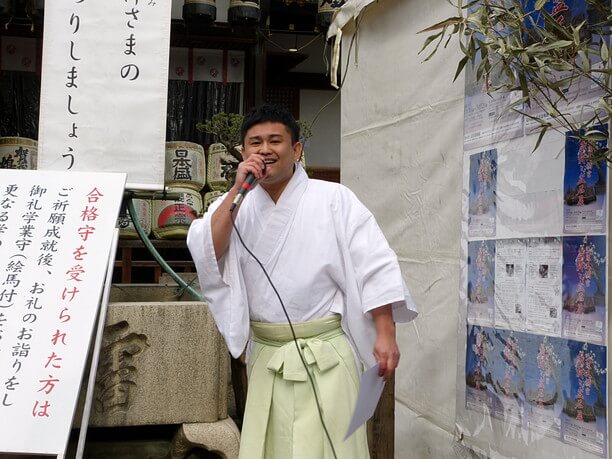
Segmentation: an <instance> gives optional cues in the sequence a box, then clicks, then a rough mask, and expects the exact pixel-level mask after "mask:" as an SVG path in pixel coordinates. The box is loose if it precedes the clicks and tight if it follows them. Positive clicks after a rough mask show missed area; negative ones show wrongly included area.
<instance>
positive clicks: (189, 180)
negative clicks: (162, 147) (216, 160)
mask: <svg viewBox="0 0 612 459" xmlns="http://www.w3.org/2000/svg"><path fill="white" fill-rule="evenodd" d="M205 181H206V162H205V160H204V148H202V145H198V144H197V143H193V142H182V141H176V142H166V172H165V182H166V186H168V187H178V188H190V189H192V190H195V191H200V190H201V189H202V188H204V183H205Z"/></svg>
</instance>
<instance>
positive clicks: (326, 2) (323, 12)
mask: <svg viewBox="0 0 612 459" xmlns="http://www.w3.org/2000/svg"><path fill="white" fill-rule="evenodd" d="M318 3H319V5H318V8H317V25H318V26H319V27H320V28H321V29H327V28H328V27H329V25H330V24H331V22H332V19H333V17H334V13H335V12H336V11H338V10H339V9H340V7H341V6H342V5H344V4H345V3H346V0H319V2H318Z"/></svg>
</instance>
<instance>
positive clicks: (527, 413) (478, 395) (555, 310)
mask: <svg viewBox="0 0 612 459" xmlns="http://www.w3.org/2000/svg"><path fill="white" fill-rule="evenodd" d="M524 3H530V2H528V1H525V2H524ZM531 5H532V7H533V6H534V5H535V0H533V1H531ZM544 7H545V9H546V10H547V11H548V12H549V13H550V14H553V15H555V14H556V15H557V16H558V17H559V18H563V20H564V21H568V23H571V24H573V23H576V21H578V22H580V21H582V20H583V19H584V18H587V19H588V20H592V18H593V16H594V15H593V11H591V9H590V8H589V7H588V6H586V1H585V0H576V1H573V2H572V1H569V0H568V1H553V0H549V1H548V2H545V3H544ZM536 22H537V21H536ZM595 65H598V64H597V63H595ZM470 75H471V80H470V79H469V77H470ZM472 80H474V75H473V72H472V73H471V74H470V71H469V69H468V70H466V93H465V106H464V112H465V113H464V114H465V121H464V162H463V164H464V168H463V183H464V185H463V190H462V191H463V197H462V206H463V222H462V245H461V247H462V259H461V262H462V269H461V292H460V302H461V303H460V304H461V305H462V306H463V308H464V309H462V310H460V322H459V329H458V330H459V336H458V343H459V346H460V347H459V348H460V349H464V351H465V355H464V354H463V353H462V352H460V353H459V356H458V365H457V370H458V372H457V378H458V381H459V383H458V385H457V416H456V426H457V434H458V435H459V436H461V438H463V444H465V445H466V446H468V447H470V448H472V449H473V450H474V451H476V452H478V453H482V454H483V455H484V456H486V457H492V456H493V457H496V456H497V455H499V456H500V457H501V456H504V457H517V458H523V459H535V458H537V459H549V458H550V459H552V458H555V459H556V458H579V459H592V458H599V457H608V440H609V439H608V420H607V382H608V381H607V334H608V326H607V321H608V313H607V297H608V295H607V287H608V285H607V280H606V277H607V268H608V266H607V256H608V239H607V234H608V218H609V210H608V205H609V203H608V198H607V194H608V180H607V178H608V177H607V175H608V173H607V165H604V166H602V167H598V165H596V164H593V163H591V162H590V161H589V155H591V154H592V153H593V148H605V147H607V141H606V140H599V141H598V142H597V143H596V144H595V145H594V146H591V145H588V144H586V143H585V142H584V141H582V142H581V141H580V139H579V135H576V133H574V132H563V131H560V132H553V133H550V134H549V133H547V135H546V136H545V138H544V139H543V141H542V142H541V143H540V146H539V149H538V150H537V151H531V149H533V146H534V145H535V144H536V141H537V137H538V132H537V131H534V130H533V128H534V127H535V126H536V125H537V123H536V122H534V121H533V120H531V119H530V118H528V117H524V118H523V117H521V122H520V123H519V124H517V125H516V127H517V129H513V128H512V126H513V125H512V123H506V124H504V119H502V118H501V117H499V116H498V115H495V119H493V118H491V117H492V116H493V115H494V113H495V111H497V110H498V109H500V107H501V106H502V105H503V106H507V105H508V104H509V103H511V101H512V100H513V95H512V94H502V95H497V94H496V95H494V96H493V97H489V100H488V101H485V100H484V99H483V100H479V99H478V95H479V94H481V95H482V94H484V95H486V93H485V92H483V91H485V89H486V88H485V87H484V86H483V85H484V83H482V84H481V83H479V84H476V83H474V81H472ZM601 95H602V92H601V88H600V87H598V85H597V81H590V82H587V81H584V80H580V81H578V82H577V85H576V86H574V87H573V88H572V89H571V90H570V91H569V92H567V94H566V96H567V97H568V99H570V103H569V104H568V105H567V107H566V110H565V111H566V113H567V114H569V115H571V116H573V117H574V120H578V119H584V117H585V116H589V117H590V116H592V115H593V113H595V109H594V105H595V103H596V102H598V100H599V98H600V97H601ZM496 104H500V105H496ZM479 112H480V113H479ZM527 113H531V114H532V115H534V116H539V117H542V118H544V119H546V118H547V114H546V111H545V108H542V107H538V106H537V104H533V105H532V107H531V108H529V109H528V111H527ZM509 120H510V118H508V117H506V118H505V121H509ZM519 125H520V126H521V127H524V130H521V129H518V126H519ZM483 127H486V129H489V131H487V130H486V129H485V128H483ZM592 129H596V130H598V131H600V132H601V134H602V135H601V138H602V139H604V138H606V137H607V135H608V129H607V127H605V126H595V127H593V128H592ZM551 136H552V137H551ZM550 139H553V140H550ZM526 149H529V152H528V151H527V150H526ZM517 153H518V154H517ZM549 166H550V167H549Z"/></svg>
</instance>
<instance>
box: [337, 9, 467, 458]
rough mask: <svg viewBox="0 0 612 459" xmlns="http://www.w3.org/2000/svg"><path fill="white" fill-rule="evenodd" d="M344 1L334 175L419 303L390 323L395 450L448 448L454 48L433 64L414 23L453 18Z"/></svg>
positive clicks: (429, 452)
mask: <svg viewBox="0 0 612 459" xmlns="http://www.w3.org/2000/svg"><path fill="white" fill-rule="evenodd" d="M368 3H370V2H368V1H356V2H353V1H352V0H351V1H349V2H348V3H347V4H346V5H345V6H344V7H343V8H342V10H341V11H340V12H339V13H338V14H337V16H336V22H335V25H332V31H333V28H334V27H341V26H343V25H345V24H346V26H345V28H344V36H343V49H342V51H343V52H342V56H343V62H342V68H343V70H342V71H343V72H344V69H345V68H346V65H347V60H348V74H347V78H346V81H345V84H344V87H343V88H342V92H343V94H342V139H341V140H342V147H341V152H342V157H341V172H342V182H343V183H345V184H346V185H348V186H349V187H350V188H351V189H353V190H354V191H355V192H356V193H357V195H358V196H359V197H360V198H361V199H362V200H363V201H364V202H365V204H366V205H367V206H368V207H369V208H370V209H371V210H372V211H373V212H374V214H375V215H376V217H377V219H378V221H379V223H380V224H381V227H382V228H383V231H384V233H385V235H386V236H387V238H388V239H389V241H390V243H391V245H392V246H393V248H394V249H395V250H396V252H397V254H398V257H399V259H400V263H401V266H402V270H403V273H404V276H405V279H406V282H407V283H408V285H409V287H410V288H411V291H412V294H413V296H414V298H415V301H416V302H417V305H418V307H419V311H420V316H419V318H418V319H417V320H416V321H415V324H414V325H412V324H409V325H407V326H404V327H401V328H399V330H398V338H399V343H400V347H401V351H402V360H401V363H400V367H399V369H398V371H397V377H396V419H395V426H396V432H395V442H396V444H395V455H396V457H398V458H413V457H414V458H440V457H455V452H454V450H456V446H455V442H454V439H453V432H454V419H455V402H456V396H455V386H456V384H455V378H456V368H457V327H458V288H459V275H460V263H459V254H460V235H461V190H462V167H463V166H462V147H463V87H464V85H463V80H461V79H459V80H458V81H456V82H455V83H454V84H453V83H452V77H453V75H454V73H455V70H456V63H457V62H458V61H459V59H460V56H459V55H458V54H457V53H458V49H457V47H453V46H449V49H447V50H442V51H441V52H440V53H439V55H437V56H436V57H435V58H434V59H433V61H432V62H429V63H421V61H422V60H423V56H419V55H417V53H418V51H419V50H420V48H421V46H422V44H423V41H424V40H425V36H423V35H416V32H417V31H419V30H422V29H424V28H425V27H427V26H429V25H431V24H433V23H435V22H437V21H438V20H440V19H443V18H445V17H448V16H451V15H453V13H454V10H453V8H452V7H451V6H450V5H449V3H448V2H446V1H444V0H435V1H427V2H422V1H418V0H384V1H381V2H379V3H378V4H372V5H371V6H370V7H369V8H367V9H365V10H363V11H361V16H362V18H361V21H360V26H359V30H358V33H357V37H356V40H355V41H354V43H353V49H352V51H351V55H350V56H348V48H349V44H350V42H351V39H352V37H353V35H354V33H355V30H354V26H355V23H354V22H348V21H349V20H350V18H352V17H354V16H355V15H356V14H358V13H359V11H360V10H361V8H363V6H365V5H366V4H368Z"/></svg>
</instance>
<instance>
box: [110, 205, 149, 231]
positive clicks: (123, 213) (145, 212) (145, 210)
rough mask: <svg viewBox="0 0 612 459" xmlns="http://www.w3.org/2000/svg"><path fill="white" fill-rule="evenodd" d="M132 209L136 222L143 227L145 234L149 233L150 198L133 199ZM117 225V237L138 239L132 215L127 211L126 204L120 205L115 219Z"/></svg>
mask: <svg viewBox="0 0 612 459" xmlns="http://www.w3.org/2000/svg"><path fill="white" fill-rule="evenodd" d="M133 202H134V209H135V210H136V217H137V218H138V223H139V224H140V227H141V228H142V229H143V231H144V233H145V235H147V236H148V235H149V234H150V233H151V200H150V199H134V200H133ZM117 227H118V228H119V237H120V238H121V239H138V237H139V236H138V232H137V231H136V227H135V226H134V222H133V221H132V217H131V215H130V213H129V211H128V208H127V205H125V203H124V205H122V206H121V210H120V211H119V218H118V219H117Z"/></svg>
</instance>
